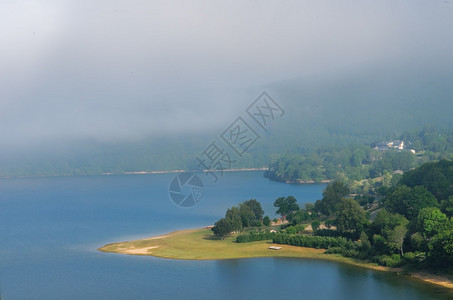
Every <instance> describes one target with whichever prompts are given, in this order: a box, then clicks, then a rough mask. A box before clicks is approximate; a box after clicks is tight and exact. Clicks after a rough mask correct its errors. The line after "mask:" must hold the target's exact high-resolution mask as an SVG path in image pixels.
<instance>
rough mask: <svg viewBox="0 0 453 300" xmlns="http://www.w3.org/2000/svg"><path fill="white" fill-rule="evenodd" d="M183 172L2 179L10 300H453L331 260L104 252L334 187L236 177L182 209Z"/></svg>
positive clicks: (0, 255) (0, 227)
mask: <svg viewBox="0 0 453 300" xmlns="http://www.w3.org/2000/svg"><path fill="white" fill-rule="evenodd" d="M173 176H174V174H153V175H124V176H87V177H55V178H36V179H3V180H0V291H1V294H2V296H3V297H4V299H6V300H9V299H177V298H180V299H214V298H215V299H231V298H239V299H281V298H303V299H327V298H330V299H449V298H450V299H452V298H453V293H451V292H450V291H448V290H446V289H443V288H439V287H435V286H431V285H428V284H425V283H422V282H420V281H418V280H415V279H411V278H408V277H406V276H397V275H394V274H389V273H384V272H376V271H370V270H366V269H362V268H358V267H353V266H348V265H342V264H337V263H332V262H325V261H318V260H307V259H290V258H255V259H241V260H220V261H178V260H167V259H160V258H154V257H144V256H127V255H120V254H110V253H101V252H98V251H96V249H97V248H98V247H101V246H103V245H104V244H106V243H111V242H119V241H124V240H130V239H136V238H142V237H147V236H151V235H157V234H163V233H167V232H170V231H173V230H178V229H185V228H198V227H202V226H206V225H210V224H213V223H214V222H215V221H216V220H218V219H219V218H220V217H222V216H223V215H224V213H225V211H226V209H227V208H228V207H231V206H233V205H236V204H238V203H240V202H242V201H244V200H248V199H250V198H255V199H257V200H258V201H260V202H261V203H262V205H263V208H264V210H265V212H266V214H268V215H269V216H271V217H274V211H275V209H274V207H273V206H272V203H273V201H274V200H275V199H276V198H277V197H280V196H288V195H293V196H295V197H296V198H297V199H298V202H299V204H300V205H303V204H304V203H307V202H314V201H315V200H316V199H319V198H321V193H322V190H323V189H324V187H325V185H316V184H313V185H288V184H282V183H277V182H272V181H269V180H267V179H265V178H263V173H262V172H228V173H225V174H224V176H223V177H221V178H220V180H219V182H217V183H213V182H212V180H211V177H204V176H203V177H202V179H203V181H204V183H205V193H204V197H203V200H202V201H201V202H200V203H199V204H198V205H197V206H196V207H193V208H186V209H182V208H179V207H177V206H176V205H175V204H173V203H172V202H171V201H170V199H169V196H168V185H169V183H170V180H171V179H172V178H173Z"/></svg>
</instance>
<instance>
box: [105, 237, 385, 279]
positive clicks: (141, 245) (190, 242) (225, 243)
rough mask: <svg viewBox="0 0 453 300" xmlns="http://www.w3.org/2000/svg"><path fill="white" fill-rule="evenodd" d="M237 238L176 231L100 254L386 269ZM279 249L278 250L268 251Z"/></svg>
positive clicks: (313, 251)
mask: <svg viewBox="0 0 453 300" xmlns="http://www.w3.org/2000/svg"><path fill="white" fill-rule="evenodd" d="M235 238H236V236H235V235H233V236H230V237H228V238H226V239H224V240H219V239H217V238H216V237H215V236H214V235H213V233H212V231H211V230H209V229H190V230H183V231H175V232H172V233H169V234H166V235H164V236H161V237H153V238H148V239H142V240H136V241H129V242H121V243H114V244H109V245H106V246H104V247H102V248H100V249H99V250H100V251H104V252H114V253H123V254H130V255H152V256H157V257H162V258H171V259H192V260H196V259H198V260H207V259H232V258H247V257H299V258H316V259H325V260H334V261H338V262H344V263H349V264H354V265H358V266H363V267H368V268H373V269H378V270H386V268H384V267H380V266H377V265H375V264H369V263H365V262H360V261H356V260H353V259H350V258H345V257H342V256H340V255H333V254H324V252H325V250H324V249H313V248H305V247H296V246H289V245H277V244H273V243H272V241H257V242H251V243H236V242H234V240H235ZM272 245H274V246H280V247H282V249H280V250H271V249H268V248H269V246H272Z"/></svg>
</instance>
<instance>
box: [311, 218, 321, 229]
mask: <svg viewBox="0 0 453 300" xmlns="http://www.w3.org/2000/svg"><path fill="white" fill-rule="evenodd" d="M319 226H321V223H320V222H319V221H318V220H315V221H313V222H311V229H313V231H318V229H319Z"/></svg>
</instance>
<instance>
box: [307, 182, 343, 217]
mask: <svg viewBox="0 0 453 300" xmlns="http://www.w3.org/2000/svg"><path fill="white" fill-rule="evenodd" d="M347 194H349V188H348V187H347V186H346V185H345V183H344V182H343V181H339V180H335V181H333V182H331V183H329V185H328V186H327V187H326V189H325V190H324V192H323V193H322V199H321V201H317V202H316V204H315V209H316V210H317V211H319V212H321V213H323V214H325V215H327V216H330V215H331V214H332V213H334V212H335V211H336V210H337V208H338V206H339V205H340V203H341V200H342V199H343V198H344V197H345V196H346V195H347Z"/></svg>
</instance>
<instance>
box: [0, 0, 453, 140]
mask: <svg viewBox="0 0 453 300" xmlns="http://www.w3.org/2000/svg"><path fill="white" fill-rule="evenodd" d="M452 14H453V11H452V7H451V5H448V4H446V3H444V2H443V1H399V2H395V1H379V2H374V3H368V2H364V1H341V2H338V1H303V2H302V1H287V2H274V1H260V2H252V1H248V2H247V1H235V2H231V1H229V2H217V1H216V2H215V1H191V2H177V1H175V2H173V1H161V2H158V1H51V0H47V1H30V2H13V1H3V2H2V4H0V33H1V36H2V41H1V44H0V47H1V49H2V59H1V60H0V69H1V70H3V71H2V72H1V74H0V88H1V97H0V126H2V128H7V130H4V131H3V133H2V134H1V137H0V143H1V144H2V145H15V144H17V145H19V144H21V143H27V144H30V143H31V144H33V143H39V142H43V141H45V140H52V139H57V138H59V137H66V138H85V137H89V138H94V139H100V140H102V139H131V138H141V137H143V136H146V135H152V134H159V133H162V132H168V133H174V132H184V131H201V130H205V129H206V128H209V129H212V128H213V127H216V126H217V127H219V128H220V127H222V126H224V125H225V122H227V121H228V120H230V119H231V118H232V117H233V116H235V114H237V112H238V111H242V110H243V108H244V105H245V104H244V103H246V102H247V101H251V100H253V98H250V97H251V95H249V94H247V93H246V92H244V91H241V90H240V89H241V88H247V87H250V86H259V85H261V84H264V83H267V82H271V81H278V80H284V79H288V78H292V77H301V78H309V79H311V80H313V78H317V80H320V81H322V80H323V76H324V74H325V73H329V72H331V71H333V70H334V71H335V74H340V75H339V76H342V74H344V73H347V72H351V71H355V70H356V69H360V68H364V67H367V68H371V67H372V66H373V65H382V64H393V63H395V62H400V63H401V62H403V63H406V64H420V65H422V64H430V65H433V64H434V65H435V64H438V65H440V66H442V67H443V68H451V64H452V62H453V60H451V53H453V49H452V48H453V40H452V35H451V32H450V31H451V30H450V28H453V24H452V23H453V17H452Z"/></svg>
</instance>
